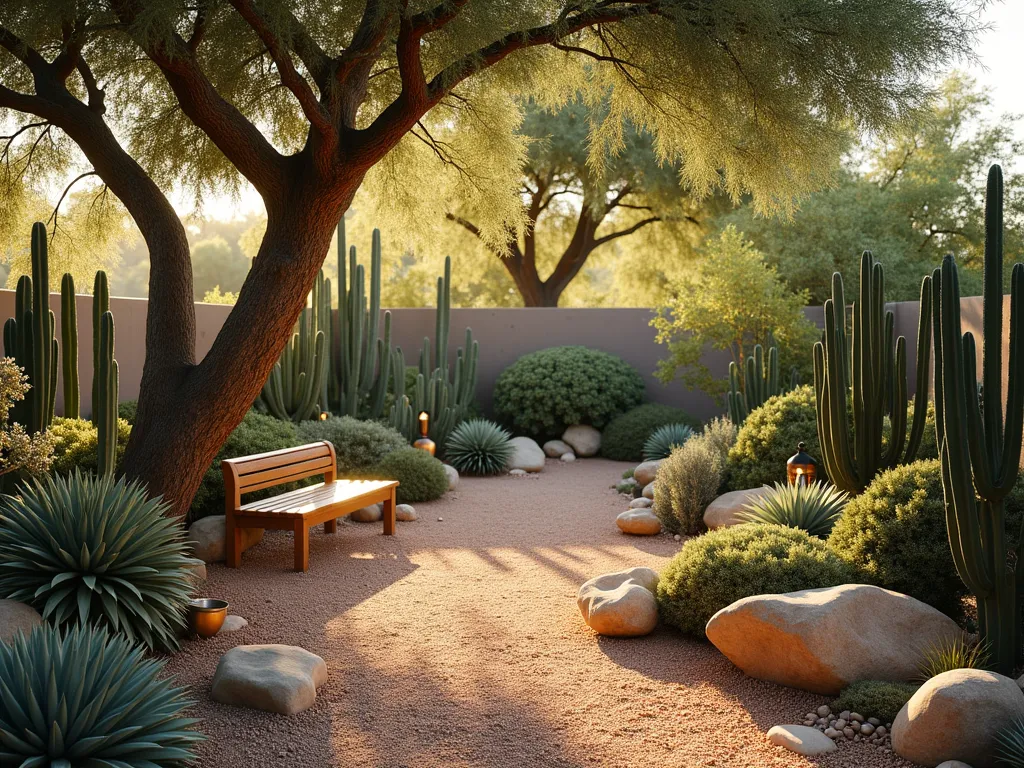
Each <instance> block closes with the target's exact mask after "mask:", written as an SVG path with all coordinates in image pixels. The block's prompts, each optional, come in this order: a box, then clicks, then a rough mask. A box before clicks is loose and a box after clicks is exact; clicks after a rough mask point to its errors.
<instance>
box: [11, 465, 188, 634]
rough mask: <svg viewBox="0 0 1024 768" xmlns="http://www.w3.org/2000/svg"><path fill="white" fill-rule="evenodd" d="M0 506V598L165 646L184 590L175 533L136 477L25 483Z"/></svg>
mask: <svg viewBox="0 0 1024 768" xmlns="http://www.w3.org/2000/svg"><path fill="white" fill-rule="evenodd" d="M0 509H2V512H0V562H3V563H5V564H7V567H6V568H4V569H2V570H0V597H4V598H8V599H11V600H19V601H21V602H24V603H29V604H30V605H33V606H35V607H36V609H37V610H39V612H40V613H41V614H42V616H43V619H45V620H46V621H48V622H49V623H51V624H54V625H56V626H67V625H71V624H76V623H81V624H90V625H96V626H100V627H104V628H106V629H109V630H110V631H111V632H119V633H121V634H123V635H124V636H125V637H127V638H128V639H129V640H131V641H132V642H133V643H143V644H144V645H145V646H146V647H147V648H151V649H156V650H174V649H176V648H177V647H178V634H179V632H180V630H182V629H184V626H185V620H184V616H185V605H186V604H187V603H188V599H189V595H190V593H191V591H192V584H191V581H190V578H189V577H190V574H191V571H189V570H188V566H189V565H191V564H193V563H196V562H198V561H196V560H193V559H192V558H191V557H189V555H188V545H187V544H186V542H185V535H184V531H183V529H182V528H181V526H180V524H179V523H178V521H177V520H176V519H174V518H172V517H168V516H167V511H168V509H169V506H168V505H167V504H166V503H164V502H163V501H162V500H161V499H150V498H148V497H147V495H146V492H145V490H144V489H143V487H142V485H141V484H139V483H138V482H134V481H133V482H130V483H129V482H127V481H126V480H125V479H124V478H121V479H119V480H116V481H115V480H114V479H113V478H111V477H97V476H96V475H85V474H82V473H81V472H78V471H76V472H74V473H73V474H72V475H71V476H69V477H60V476H50V477H46V478H44V479H42V480H32V481H31V482H29V483H26V484H24V485H23V486H22V487H21V489H20V491H19V494H18V495H17V496H4V497H3V500H2V507H0Z"/></svg>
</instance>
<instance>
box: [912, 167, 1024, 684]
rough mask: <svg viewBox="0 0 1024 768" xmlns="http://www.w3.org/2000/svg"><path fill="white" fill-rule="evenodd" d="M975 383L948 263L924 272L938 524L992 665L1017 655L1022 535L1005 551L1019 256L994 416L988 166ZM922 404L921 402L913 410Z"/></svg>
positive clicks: (1020, 357) (995, 238) (996, 238)
mask: <svg viewBox="0 0 1024 768" xmlns="http://www.w3.org/2000/svg"><path fill="white" fill-rule="evenodd" d="M984 282H985V288H984V300H983V317H982V333H983V338H982V372H981V375H982V378H981V381H982V384H983V386H984V392H985V397H984V403H981V402H980V401H979V397H978V386H977V383H978V377H977V362H976V361H977V348H976V343H975V338H974V334H972V333H970V332H968V333H962V329H961V325H960V285H959V276H958V274H957V267H956V262H955V260H954V259H953V257H952V256H946V258H945V259H944V260H943V262H942V267H941V268H940V269H937V270H936V271H935V273H934V274H933V277H932V292H933V296H934V301H935V309H936V311H935V338H936V345H935V403H936V409H935V432H936V437H937V439H938V444H939V449H940V455H941V460H942V488H943V495H944V498H945V508H946V527H947V529H948V532H949V543H950V548H951V550H952V553H953V561H954V563H955V564H956V569H957V572H958V573H959V574H960V578H961V579H963V581H964V583H965V584H967V586H968V587H970V589H971V591H972V592H973V593H974V595H975V596H976V597H977V600H978V627H979V631H980V635H981V638H980V639H981V642H982V643H983V644H985V645H987V646H988V647H989V649H990V652H991V658H992V662H993V664H994V666H995V669H996V671H998V672H1001V673H1002V674H1005V675H1009V674H1010V673H1011V671H1012V670H1013V669H1014V667H1015V666H1016V665H1017V664H1018V662H1019V661H1020V660H1021V651H1022V649H1021V640H1022V638H1021V618H1022V611H1021V596H1022V586H1024V566H1022V564H1024V560H1022V559H1021V558H1022V557H1024V536H1019V537H1018V540H1017V544H1016V546H1015V548H1014V555H1015V557H1013V558H1010V557H1008V555H1009V549H1010V546H1009V544H1008V539H1007V532H1006V506H1005V505H1006V501H1005V500H1006V496H1007V494H1008V493H1009V492H1010V490H1011V488H1012V487H1013V484H1014V482H1015V481H1016V480H1017V475H1018V474H1019V471H1020V469H1019V467H1020V456H1021V439H1022V435H1024V350H1022V345H1024V264H1015V265H1014V267H1013V272H1012V276H1011V288H1010V358H1009V369H1008V370H1009V389H1008V392H1007V399H1006V407H1005V422H1004V417H1003V396H1002V395H1003V389H1002V372H1003V367H1002V341H1003V176H1002V170H1001V169H1000V168H999V166H992V168H990V169H989V176H988V189H987V193H986V200H985V275H984ZM921 410H923V409H921Z"/></svg>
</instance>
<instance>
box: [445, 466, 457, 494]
mask: <svg viewBox="0 0 1024 768" xmlns="http://www.w3.org/2000/svg"><path fill="white" fill-rule="evenodd" d="M444 473H445V475H447V476H448V490H449V491H454V490H455V489H456V488H458V487H459V470H457V469H456V468H455V467H453V466H452V465H451V464H445V465H444Z"/></svg>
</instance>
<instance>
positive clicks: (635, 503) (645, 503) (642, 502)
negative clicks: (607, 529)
mask: <svg viewBox="0 0 1024 768" xmlns="http://www.w3.org/2000/svg"><path fill="white" fill-rule="evenodd" d="M653 504H654V502H653V501H651V500H650V499H648V498H647V497H645V496H641V497H640V498H639V499H633V500H632V501H631V502H629V508H630V509H643V508H645V507H650V506H653Z"/></svg>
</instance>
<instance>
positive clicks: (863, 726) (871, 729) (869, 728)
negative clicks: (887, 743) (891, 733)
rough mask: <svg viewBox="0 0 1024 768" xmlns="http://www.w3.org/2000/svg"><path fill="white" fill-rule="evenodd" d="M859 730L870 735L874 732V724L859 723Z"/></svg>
mask: <svg viewBox="0 0 1024 768" xmlns="http://www.w3.org/2000/svg"><path fill="white" fill-rule="evenodd" d="M860 732H861V733H862V734H863V735H864V736H870V735H871V734H873V733H874V732H875V726H873V725H872V724H871V723H861V726H860Z"/></svg>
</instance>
